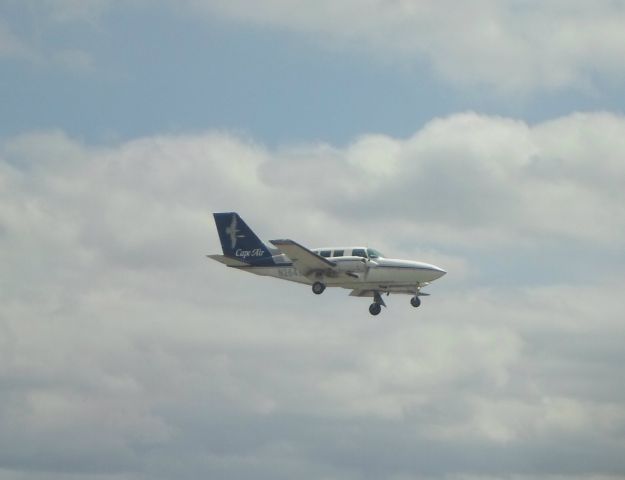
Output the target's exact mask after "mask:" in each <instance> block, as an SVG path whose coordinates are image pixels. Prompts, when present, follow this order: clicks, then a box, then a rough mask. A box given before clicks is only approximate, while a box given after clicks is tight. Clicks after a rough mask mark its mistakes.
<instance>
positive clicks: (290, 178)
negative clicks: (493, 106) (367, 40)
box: [0, 113, 625, 479]
mask: <svg viewBox="0 0 625 480" xmlns="http://www.w3.org/2000/svg"><path fill="white" fill-rule="evenodd" d="M624 138H625V119H624V118H622V117H620V116H616V115H611V114H606V113H596V114H575V115H570V116H567V117H563V118H559V119H555V120H553V121H551V122H547V123H543V124H539V125H533V126H530V125H527V124H525V123H523V122H520V121H516V120H512V119H508V118H499V117H488V116H482V115H477V114H474V113H464V114H458V115H454V116H450V117H448V118H441V119H436V120H433V121H432V122H430V123H429V124H428V125H426V126H425V127H424V128H423V129H421V130H420V131H418V132H416V133H415V134H414V135H413V136H411V137H410V138H405V139H398V138H392V137H388V136H383V135H365V136H362V137H360V138H357V139H354V141H353V142H352V143H351V144H349V145H347V146H345V147H336V146H332V145H319V144H315V145H299V146H284V147H280V148H276V149H269V148H267V147H264V146H262V145H258V144H256V143H254V142H253V141H251V140H249V139H245V138H240V137H236V136H233V135H231V134H228V133H222V132H208V133H206V134H203V135H193V136H155V137H149V138H143V139H137V140H135V141H131V142H127V143H124V144H120V145H117V146H113V147H106V148H104V147H94V146H89V145H83V144H81V143H80V142H77V141H76V140H74V139H71V138H68V137H67V136H66V135H65V134H63V133H62V132H43V133H33V134H27V135H23V136H19V137H14V138H11V139H8V140H5V141H4V142H3V143H2V144H1V145H0V262H1V264H2V265H3V275H2V276H1V285H0V286H1V290H0V342H1V343H0V355H1V358H0V382H1V384H2V388H1V389H0V424H1V425H2V429H0V468H2V469H4V470H0V478H14V477H15V475H18V474H19V475H20V476H21V477H20V478H39V477H41V478H54V476H55V475H57V476H58V477H59V478H63V476H65V475H66V474H67V473H76V474H78V475H79V478H92V476H98V478H107V477H110V478H129V479H130V478H198V477H208V478H255V479H258V478H272V479H275V478H295V477H297V478H355V479H356V478H397V479H399V478H415V477H416V478H489V477H493V478H494V477H501V476H503V475H510V476H513V478H524V479H530V478H544V477H545V476H549V475H560V476H561V477H563V478H564V477H567V478H617V477H619V476H622V475H623V473H624V472H625V464H624V463H623V459H622V449H623V446H624V443H625V437H624V436H623V432H624V431H625V409H624V407H623V405H624V403H623V402H624V401H625V389H624V388H623V385H622V382H621V381H620V378H621V376H622V375H621V370H622V368H621V366H622V364H623V360H624V358H623V352H622V345H621V339H622V338H623V335H624V334H625V328H624V326H623V322H622V318H623V314H624V313H625V312H624V309H623V305H622V302H621V301H620V290H621V285H622V282H623V280H624V278H623V272H622V269H623V257H622V253H621V252H622V251H623V246H624V245H625V238H624V233H623V232H625V224H624V223H625V212H624V211H623V205H625V198H623V195H624V194H623V192H622V188H621V186H622V185H623V181H624V180H625V167H624V166H623V162H622V158H623V155H624V154H625V143H624V140H623V139H624ZM231 209H232V210H238V211H239V212H240V213H241V214H242V216H243V217H244V218H245V219H246V220H247V221H248V222H249V223H250V224H251V226H252V227H253V228H254V229H255V230H256V231H257V232H258V233H259V234H260V235H261V236H263V237H265V238H267V237H270V236H275V237H282V236H286V237H292V238H294V239H296V240H297V241H300V242H302V243H304V244H306V245H310V246H311V247H312V246H316V245H320V244H325V243H337V244H341V243H347V244H349V243H362V242H363V241H366V242H368V243H369V244H371V245H373V246H376V247H379V248H380V249H381V250H383V251H386V252H387V253H388V254H389V255H391V254H392V255H396V256H399V257H407V258H410V257H413V258H420V259H423V260H425V261H432V262H434V263H437V264H440V265H441V266H443V267H446V268H447V269H448V270H449V272H450V273H449V275H447V276H446V277H444V278H443V279H442V280H441V281H440V282H437V283H436V284H434V285H432V286H431V287H429V288H430V292H431V293H432V294H433V295H432V297H429V298H428V299H427V301H425V302H424V305H423V306H422V307H421V309H420V310H419V311H415V310H414V309H412V308H411V307H410V306H409V305H408V298H407V297H401V296H391V297H390V298H389V301H388V304H389V309H388V310H387V311H385V312H383V315H382V316H380V317H377V318H373V317H370V316H369V315H368V313H367V311H366V308H367V303H366V302H365V301H364V300H362V299H353V298H349V297H346V295H345V294H346V293H347V292H346V291H334V290H331V291H328V292H326V293H324V294H323V295H322V296H320V297H317V296H314V295H312V294H311V293H310V292H309V290H308V289H307V288H306V287H303V286H299V285H295V284H288V283H280V282H278V281H277V280H271V279H261V278H257V277H253V276H248V275H245V274H244V273H241V272H237V271H230V270H227V269H225V268H224V267H223V266H221V265H219V264H217V263H211V262H209V261H207V260H205V259H204V257H203V255H204V254H205V253H215V252H218V251H219V246H218V239H217V235H216V232H215V231H214V227H213V225H212V223H211V222H212V221H211V218H210V212H213V211H220V210H231Z"/></svg>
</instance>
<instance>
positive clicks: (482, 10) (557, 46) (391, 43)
mask: <svg viewBox="0 0 625 480" xmlns="http://www.w3.org/2000/svg"><path fill="white" fill-rule="evenodd" d="M189 4H191V5H194V6H195V7H199V8H201V9H203V10H205V11H207V12H209V13H210V14H211V15H220V16H225V17H227V18H231V19H235V20H237V21H241V22H245V23H251V24H257V25H261V26H267V27H269V28H280V29H285V30H288V31H293V32H297V33H302V34H305V35H307V36H309V37H311V38H313V39H315V40H317V41H319V42H321V43H323V44H326V45H328V46H330V47H333V48H339V49H344V48H349V49H355V50H359V51H361V52H364V54H367V55H368V54H373V56H375V57H378V58H380V59H384V60H388V59H392V60H393V61H394V63H396V64H400V65H405V64H408V65H410V64H416V63H420V62H423V61H425V62H427V63H428V64H429V65H430V66H431V67H432V69H433V71H434V72H435V73H436V74H437V75H439V76H440V77H441V78H443V79H444V80H445V81H447V82H449V83H451V84H454V85H457V86H462V87H467V86H468V87H476V86H478V87H479V86H486V87H488V88H489V89H490V88H492V87H494V88H495V89H496V90H498V91H500V92H501V93H505V94H511V93H518V92H530V91H534V90H555V89H561V88H571V87H573V88H576V89H587V88H590V87H591V86H592V85H593V84H594V81H595V80H596V78H595V77H596V76H599V77H603V78H618V79H619V81H621V80H622V79H623V74H624V71H623V68H622V62H620V61H619V60H620V58H622V57H623V55H624V53H625V52H624V48H625V47H624V45H625V42H623V31H622V28H621V26H622V24H623V21H624V20H625V8H624V5H623V2H613V1H609V0H602V1H599V2H593V3H592V4H589V3H588V2H584V1H583V0H582V1H555V2H549V3H545V2H539V1H529V2H516V1H514V0H504V1H493V0H480V1H478V2H471V3H470V4H458V2H453V1H439V2H411V1H403V0H396V1H395V0H393V1H388V0H368V1H366V2H362V1H354V0H349V1H342V2H332V1H330V0H326V1H309V0H299V1H296V2H292V1H284V0H266V1H262V2H256V3H254V6H253V7H251V6H250V4H249V3H248V2H245V1H221V0H193V1H191V2H189Z"/></svg>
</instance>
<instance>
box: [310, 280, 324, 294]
mask: <svg viewBox="0 0 625 480" xmlns="http://www.w3.org/2000/svg"><path fill="white" fill-rule="evenodd" d="M325 289H326V286H325V285H324V284H323V283H321V282H315V283H313V286H312V291H313V293H314V294H315V295H321V294H322V293H323V291H324V290H325Z"/></svg>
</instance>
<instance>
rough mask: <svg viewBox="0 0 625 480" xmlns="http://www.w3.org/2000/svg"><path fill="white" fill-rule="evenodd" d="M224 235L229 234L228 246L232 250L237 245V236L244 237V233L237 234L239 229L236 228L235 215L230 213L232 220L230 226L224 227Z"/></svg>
mask: <svg viewBox="0 0 625 480" xmlns="http://www.w3.org/2000/svg"><path fill="white" fill-rule="evenodd" d="M226 235H229V236H230V248H231V249H233V250H234V247H236V246H237V238H245V235H239V229H238V228H237V216H236V214H234V213H233V214H232V220H231V221H230V226H229V227H226Z"/></svg>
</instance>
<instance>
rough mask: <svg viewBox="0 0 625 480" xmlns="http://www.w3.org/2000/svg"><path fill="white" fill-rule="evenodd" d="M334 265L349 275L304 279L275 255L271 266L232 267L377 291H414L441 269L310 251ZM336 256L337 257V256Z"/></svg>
mask: <svg viewBox="0 0 625 480" xmlns="http://www.w3.org/2000/svg"><path fill="white" fill-rule="evenodd" d="M312 251H313V252H314V253H316V254H318V255H321V256H323V257H325V258H328V260H331V261H333V262H335V263H336V264H337V266H338V267H339V268H341V266H343V265H344V266H345V271H349V272H350V273H349V274H338V275H323V276H322V277H321V278H320V277H319V276H310V275H309V276H305V275H303V274H302V273H301V272H300V271H299V270H298V269H297V268H295V267H294V266H293V264H292V262H291V261H290V259H289V258H288V257H287V256H286V255H284V254H280V255H275V256H273V257H272V258H273V260H274V262H275V265H271V266H241V267H235V268H240V269H241V270H246V271H249V272H250V273H255V274H257V275H264V276H270V277H276V278H280V279H283V280H289V281H291V282H297V283H304V284H307V285H312V284H313V283H314V282H316V281H318V280H320V279H322V280H323V282H324V283H325V285H327V286H328V287H343V288H349V289H360V290H363V289H371V290H376V291H381V292H392V291H402V292H403V291H405V293H408V292H416V291H418V289H419V288H420V287H421V286H423V285H426V284H428V283H430V282H432V281H434V280H436V279H438V278H440V277H442V276H443V275H445V273H446V272H445V270H443V269H441V268H439V267H437V266H435V265H431V264H429V263H423V262H415V261H411V260H398V259H392V258H384V257H383V256H382V255H381V254H379V252H377V251H375V250H372V249H366V248H358V247H347V248H326V249H313V250H312ZM337 254H338V255H337Z"/></svg>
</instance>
